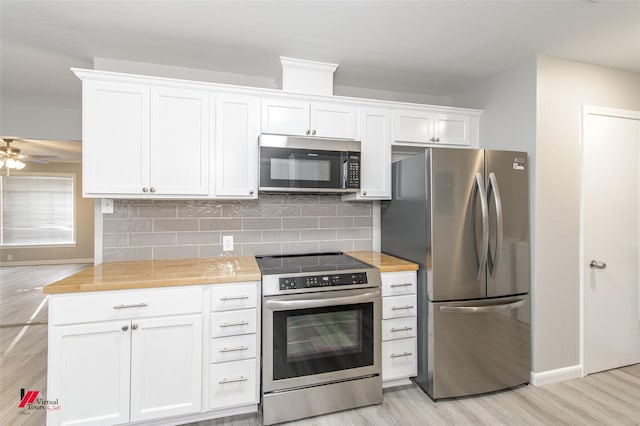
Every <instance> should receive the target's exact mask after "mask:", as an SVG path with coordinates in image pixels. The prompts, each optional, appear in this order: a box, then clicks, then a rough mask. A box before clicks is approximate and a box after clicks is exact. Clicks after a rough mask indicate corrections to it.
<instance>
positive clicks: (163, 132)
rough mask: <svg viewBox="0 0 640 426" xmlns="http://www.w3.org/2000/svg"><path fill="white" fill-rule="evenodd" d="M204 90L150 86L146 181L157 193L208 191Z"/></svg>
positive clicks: (207, 139) (206, 126)
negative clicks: (148, 146) (147, 174)
mask: <svg viewBox="0 0 640 426" xmlns="http://www.w3.org/2000/svg"><path fill="white" fill-rule="evenodd" d="M208 106H209V100H208V95H207V93H206V92H202V91H198V90H184V89H172V88H156V87H154V88H152V89H151V143H150V160H149V168H150V174H149V185H150V189H152V190H153V191H155V192H156V193H157V194H194V195H207V194H208V192H209V180H208V179H209V174H208V170H209V153H208V152H209V126H208V120H209V116H208Z"/></svg>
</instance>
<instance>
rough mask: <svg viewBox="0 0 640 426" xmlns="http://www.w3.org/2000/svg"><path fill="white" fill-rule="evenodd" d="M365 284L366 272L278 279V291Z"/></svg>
mask: <svg viewBox="0 0 640 426" xmlns="http://www.w3.org/2000/svg"><path fill="white" fill-rule="evenodd" d="M357 284H367V273H366V272H354V273H350V274H331V275H312V276H305V277H287V278H280V290H297V289H304V288H312V287H332V286H343V285H345V286H348V285H357Z"/></svg>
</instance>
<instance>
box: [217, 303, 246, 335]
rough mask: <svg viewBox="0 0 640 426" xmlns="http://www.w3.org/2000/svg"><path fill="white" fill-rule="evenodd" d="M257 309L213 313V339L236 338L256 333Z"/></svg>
mask: <svg viewBox="0 0 640 426" xmlns="http://www.w3.org/2000/svg"><path fill="white" fill-rule="evenodd" d="M256 317H257V313H256V310H255V309H243V310H241V311H228V312H213V313H212V314H211V337H226V336H236V335H240V334H249V333H255V332H256V319H257V318H256Z"/></svg>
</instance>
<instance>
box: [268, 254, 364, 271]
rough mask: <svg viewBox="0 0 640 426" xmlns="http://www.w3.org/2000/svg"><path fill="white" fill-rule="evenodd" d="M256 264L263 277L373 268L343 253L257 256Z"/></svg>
mask: <svg viewBox="0 0 640 426" xmlns="http://www.w3.org/2000/svg"><path fill="white" fill-rule="evenodd" d="M256 262H258V266H259V267H260V272H262V275H281V274H297V273H302V272H324V271H327V272H328V271H346V270H350V269H369V268H373V266H371V265H369V264H367V263H364V262H360V261H359V260H357V259H354V258H353V257H351V256H349V255H346V254H344V253H342V252H331V253H312V254H294V255H278V256H256Z"/></svg>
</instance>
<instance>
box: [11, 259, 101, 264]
mask: <svg viewBox="0 0 640 426" xmlns="http://www.w3.org/2000/svg"><path fill="white" fill-rule="evenodd" d="M75 263H91V264H93V258H88V259H51V260H16V261H13V260H12V261H11V262H0V266H38V265H68V264H75Z"/></svg>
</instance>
